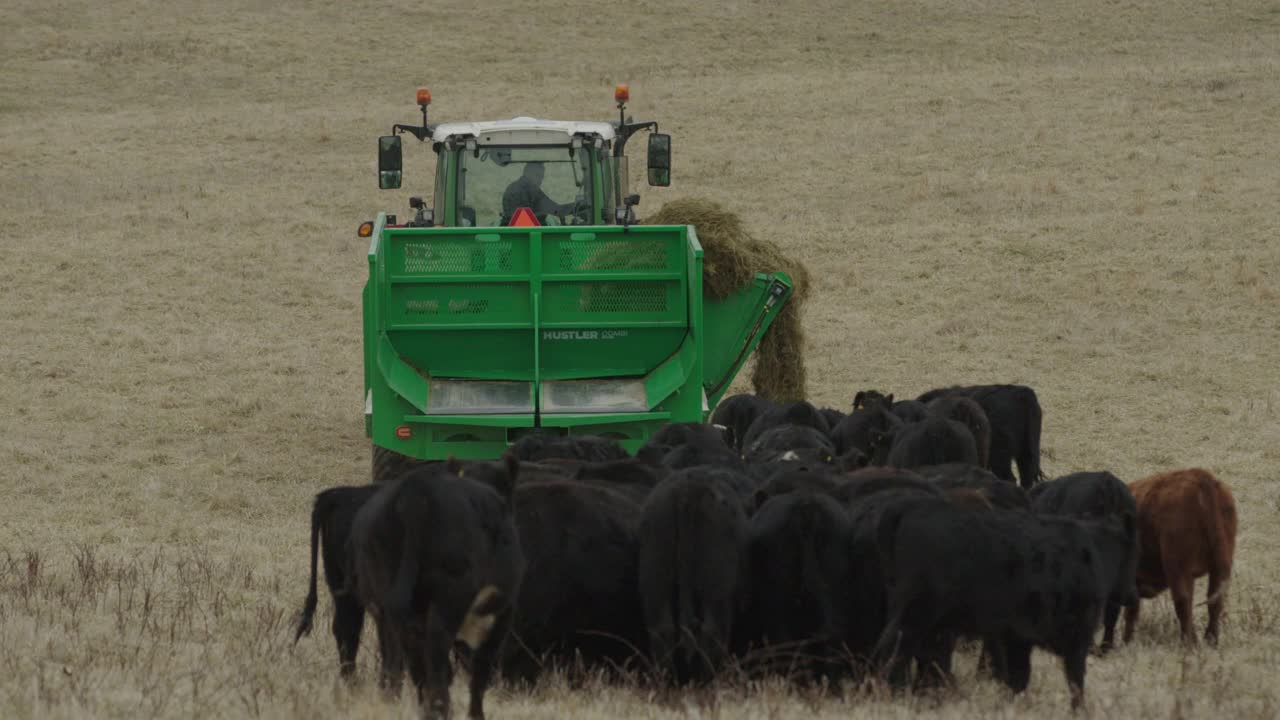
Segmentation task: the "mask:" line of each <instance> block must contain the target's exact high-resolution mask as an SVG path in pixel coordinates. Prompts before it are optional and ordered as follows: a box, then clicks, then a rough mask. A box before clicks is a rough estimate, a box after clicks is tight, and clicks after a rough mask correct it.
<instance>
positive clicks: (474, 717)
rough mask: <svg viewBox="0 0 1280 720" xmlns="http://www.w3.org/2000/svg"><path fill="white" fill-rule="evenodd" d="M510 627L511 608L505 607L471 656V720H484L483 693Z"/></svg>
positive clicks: (468, 713) (468, 711)
mask: <svg viewBox="0 0 1280 720" xmlns="http://www.w3.org/2000/svg"><path fill="white" fill-rule="evenodd" d="M510 629H511V610H510V609H507V610H505V611H503V612H501V613H499V614H498V615H497V617H495V618H494V622H493V627H492V628H491V629H490V631H489V635H488V636H487V637H485V639H484V642H482V643H481V644H480V647H478V648H476V650H475V652H474V653H472V657H471V705H470V707H469V708H468V710H467V716H468V717H470V718H471V720H484V693H485V691H486V690H488V689H489V681H490V680H491V679H492V678H493V666H494V665H495V664H496V663H497V659H498V654H499V652H500V651H501V650H502V644H503V641H504V640H505V639H506V637H507V632H508V631H509V630H510Z"/></svg>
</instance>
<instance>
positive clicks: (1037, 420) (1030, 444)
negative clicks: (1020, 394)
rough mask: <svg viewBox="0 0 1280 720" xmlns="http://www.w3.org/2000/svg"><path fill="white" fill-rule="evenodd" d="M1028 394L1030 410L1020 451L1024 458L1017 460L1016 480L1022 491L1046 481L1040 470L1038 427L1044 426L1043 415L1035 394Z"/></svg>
mask: <svg viewBox="0 0 1280 720" xmlns="http://www.w3.org/2000/svg"><path fill="white" fill-rule="evenodd" d="M1028 394H1029V395H1030V397H1029V398H1028V401H1029V402H1028V405H1029V406H1030V408H1029V411H1028V413H1027V427H1026V437H1025V438H1024V439H1025V442H1024V447H1023V450H1022V452H1023V455H1024V457H1021V458H1018V459H1017V462H1018V479H1019V481H1020V482H1019V484H1020V485H1022V487H1023V489H1030V488H1031V486H1032V485H1035V484H1036V483H1039V482H1043V481H1044V480H1045V479H1046V478H1045V476H1044V472H1043V471H1041V470H1040V426H1041V425H1043V424H1044V413H1043V411H1041V410H1040V401H1039V400H1037V399H1036V395H1035V392H1029V393H1028Z"/></svg>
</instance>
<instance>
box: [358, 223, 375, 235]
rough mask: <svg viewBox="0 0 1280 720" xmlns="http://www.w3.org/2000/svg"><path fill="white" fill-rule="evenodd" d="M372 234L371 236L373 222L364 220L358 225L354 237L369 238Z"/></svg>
mask: <svg viewBox="0 0 1280 720" xmlns="http://www.w3.org/2000/svg"><path fill="white" fill-rule="evenodd" d="M372 234H373V222H371V221H369V220H366V221H364V222H362V223H360V229H359V230H356V235H357V236H359V237H369V236H370V235H372Z"/></svg>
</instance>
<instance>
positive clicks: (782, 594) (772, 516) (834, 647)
mask: <svg viewBox="0 0 1280 720" xmlns="http://www.w3.org/2000/svg"><path fill="white" fill-rule="evenodd" d="M848 538H849V518H848V514H847V513H846V512H845V510H844V508H842V507H841V506H840V505H839V503H837V502H836V501H835V500H834V499H833V498H831V497H830V496H828V495H825V494H820V493H812V492H790V493H785V494H782V495H778V496H776V497H774V498H771V499H769V500H768V501H767V502H765V503H764V504H763V505H761V506H760V508H759V509H758V510H756V513H755V515H754V516H752V518H751V540H750V543H751V549H750V557H751V587H752V592H751V602H750V607H751V610H750V611H749V613H748V617H749V621H748V622H747V623H745V624H744V625H745V628H744V629H745V632H744V633H743V635H742V639H743V640H744V641H745V645H747V646H756V647H761V648H762V649H763V651H764V652H765V654H766V656H767V658H768V660H769V662H768V667H769V668H770V669H772V670H775V671H779V670H780V671H784V672H797V674H798V677H799V678H800V679H802V680H807V681H817V680H819V679H823V678H825V679H826V681H827V682H828V684H829V686H830V687H836V686H837V683H838V681H839V679H840V676H841V675H842V674H843V672H844V670H845V669H846V668H847V664H846V663H845V662H844V659H845V656H846V653H845V650H844V639H845V635H846V633H847V630H848V612H849V597H848V593H849V587H850V585H851V578H850V576H849V559H848V554H847V542H848Z"/></svg>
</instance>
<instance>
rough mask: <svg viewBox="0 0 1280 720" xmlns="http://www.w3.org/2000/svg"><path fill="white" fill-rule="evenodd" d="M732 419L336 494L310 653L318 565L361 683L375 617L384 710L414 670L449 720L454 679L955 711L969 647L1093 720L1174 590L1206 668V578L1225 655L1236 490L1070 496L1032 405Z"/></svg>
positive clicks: (1178, 475)
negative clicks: (1196, 624) (1066, 699)
mask: <svg viewBox="0 0 1280 720" xmlns="http://www.w3.org/2000/svg"><path fill="white" fill-rule="evenodd" d="M711 421H712V422H711V424H706V425H702V424H673V425H668V426H666V427H665V428H663V429H662V430H661V431H659V432H658V433H656V434H655V435H654V436H653V437H652V438H651V439H650V440H649V441H648V443H647V444H646V445H645V446H644V447H643V448H641V449H640V450H639V451H638V452H636V453H635V455H634V456H631V455H629V454H628V453H627V452H626V451H624V450H623V449H622V448H621V447H620V446H619V445H618V444H617V443H616V442H614V441H612V440H608V439H604V438H597V437H547V436H538V435H534V436H529V437H526V438H524V439H522V440H521V441H519V442H518V443H516V444H515V445H514V446H513V447H512V449H511V451H510V452H509V453H508V454H507V455H506V456H504V457H503V458H502V459H501V460H499V461H494V462H487V461H486V462H481V461H470V462H460V461H453V460H451V461H448V462H440V463H423V464H420V465H415V466H413V467H412V468H411V469H409V470H406V471H405V472H403V473H401V474H399V475H397V476H396V477H391V478H375V479H376V480H377V482H375V483H373V484H370V485H364V486H351V487H337V488H331V489H329V490H326V491H324V492H322V493H320V494H319V495H318V496H317V497H316V500H315V504H314V507H313V512H312V519H311V580H310V590H309V593H308V595H307V598H306V602H305V606H304V609H303V612H302V618H301V620H300V623H299V626H298V630H297V637H301V636H302V635H304V634H306V633H308V632H309V631H310V629H311V625H312V620H313V617H314V614H315V610H316V605H317V594H316V563H317V554H319V555H322V556H323V565H324V577H325V581H326V584H327V585H328V588H329V591H330V594H331V596H332V599H333V604H334V617H333V634H334V638H335V640H336V641H337V649H338V657H339V669H340V672H341V674H342V675H343V676H344V677H351V676H352V674H353V672H354V669H355V660H356V652H357V649H358V647H359V640H360V633H361V629H362V626H363V623H364V617H365V613H366V612H368V613H369V614H370V615H371V616H372V617H373V618H374V621H375V624H376V627H377V637H378V642H379V647H380V650H381V683H382V685H383V687H384V688H386V689H388V690H389V691H393V692H394V691H398V689H399V686H400V684H401V676H402V675H403V673H404V671H405V669H406V667H407V670H408V672H409V674H410V677H411V678H412V681H413V682H414V684H415V686H416V688H417V690H418V693H419V699H420V701H421V702H422V707H423V711H424V714H426V715H428V716H431V717H447V716H448V714H449V707H450V705H449V695H448V692H449V685H450V682H451V679H452V674H453V662H454V661H456V662H458V663H460V664H463V665H465V666H466V667H467V669H468V670H469V673H470V694H471V696H470V710H469V714H470V716H471V717H473V718H481V717H483V714H484V713H483V708H482V701H483V695H484V692H485V689H486V688H487V686H488V684H489V682H490V679H491V677H492V674H493V673H494V672H495V671H497V672H499V673H501V675H502V676H503V677H504V679H505V680H507V681H508V682H509V683H512V684H515V685H526V684H532V683H535V682H537V680H538V677H539V675H540V673H541V672H543V671H544V670H545V669H546V668H548V667H557V668H560V669H563V670H565V671H567V672H570V673H574V672H583V671H586V672H592V673H601V672H602V673H605V674H608V675H611V676H615V677H644V678H651V679H656V680H657V681H659V682H664V683H673V684H677V685H683V684H686V683H699V682H705V681H707V680H710V679H712V678H714V677H716V676H717V675H719V674H721V673H723V672H724V671H726V670H727V669H730V668H732V669H733V670H734V671H735V672H742V673H746V674H748V675H750V676H756V675H761V674H775V673H779V674H785V675H786V676H787V677H790V678H793V679H795V680H797V681H799V682H806V683H813V684H818V685H825V686H827V687H829V688H833V689H838V688H839V687H840V686H841V685H842V684H843V683H845V682H848V681H862V680H868V679H875V680H879V681H885V682H888V683H889V684H890V685H891V686H893V687H895V688H897V687H904V686H908V685H910V686H914V687H929V686H933V685H938V684H942V683H947V682H949V681H950V679H951V674H950V668H951V657H952V654H953V651H954V649H955V646H956V642H957V640H958V639H961V638H974V639H977V640H980V641H981V643H982V656H981V663H982V667H983V668H984V669H985V671H986V672H989V673H991V674H992V675H993V676H994V677H995V678H997V679H998V680H999V681H1001V682H1003V683H1004V684H1006V685H1007V686H1008V687H1009V688H1011V689H1012V690H1013V691H1015V692H1017V691H1020V690H1022V689H1024V688H1025V687H1026V686H1027V683H1028V680H1029V677H1030V667H1031V665H1030V662H1031V651H1032V648H1033V647H1040V648H1044V649H1046V650H1048V651H1050V652H1052V653H1054V654H1056V655H1058V656H1059V657H1060V658H1061V659H1062V662H1063V668H1064V671H1065V674H1066V678H1067V682H1068V686H1069V688H1070V690H1071V703H1072V707H1073V708H1075V707H1077V706H1079V704H1080V703H1081V701H1082V696H1083V689H1084V676H1085V664H1086V660H1087V658H1088V656H1089V654H1090V650H1091V647H1092V645H1093V641H1094V635H1095V632H1096V630H1097V629H1098V626H1099V625H1102V628H1103V638H1102V643H1101V646H1100V648H1099V651H1100V652H1105V651H1106V650H1107V649H1109V648H1110V647H1112V645H1113V643H1114V642H1115V640H1114V632H1115V626H1116V623H1117V619H1118V616H1119V613H1120V610H1121V608H1124V609H1125V611H1126V612H1125V628H1124V640H1125V641H1126V642H1127V641H1129V640H1130V639H1131V637H1132V634H1133V630H1134V626H1135V624H1136V621H1137V616H1138V606H1139V599H1140V598H1149V597H1152V596H1154V595H1156V594H1157V593H1159V592H1161V591H1162V590H1164V589H1166V588H1168V589H1170V590H1171V592H1172V596H1173V600H1174V606H1175V608H1176V611H1177V616H1178V621H1179V622H1180V624H1181V629H1182V635H1183V638H1184V639H1185V640H1186V641H1188V642H1193V643H1194V642H1195V640H1196V636H1195V634H1194V629H1193V624H1192V618H1191V608H1192V587H1193V583H1194V581H1195V579H1196V578H1197V577H1201V576H1204V575H1208V576H1209V590H1208V598H1209V599H1208V606H1209V625H1208V629H1207V631H1206V633H1205V636H1206V640H1207V641H1209V642H1216V640H1217V637H1218V632H1219V622H1220V618H1221V616H1222V610H1223V606H1224V603H1225V599H1226V589H1227V584H1228V581H1229V579H1230V575H1231V565H1232V555H1233V550H1234V545H1235V534H1236V515H1235V505H1234V501H1233V499H1232V496H1231V493H1230V491H1229V490H1228V489H1227V488H1226V486H1225V485H1223V484H1222V483H1221V482H1219V481H1218V480H1217V479H1215V478H1214V477H1213V475H1211V474H1210V473H1208V472H1206V471H1204V470H1198V469H1194V470H1183V471H1177V472H1170V473H1165V474H1160V475H1155V476H1152V477H1149V478H1146V479H1144V480H1140V481H1138V482H1135V483H1132V484H1129V485H1126V484H1125V483H1123V482H1121V481H1120V480H1119V479H1117V478H1116V477H1115V476H1114V475H1112V474H1111V473H1109V472H1079V473H1074V474H1070V475H1067V476H1064V477H1060V478H1057V479H1055V480H1052V481H1047V482H1046V481H1044V479H1043V478H1042V477H1041V472H1040V462H1039V460H1040V429H1041V409H1040V404H1039V402H1038V400H1037V398H1036V395H1035V392H1034V391H1033V390H1032V389H1031V388H1028V387H1024V386H1017V385H988V386H974V387H955V388H945V389H940V390H935V391H932V392H929V393H926V394H924V395H922V396H921V397H919V398H918V399H916V400H905V401H897V402H895V401H894V399H893V396H892V395H887V396H886V395H883V394H881V393H878V392H874V391H870V392H864V393H858V395H857V397H856V398H855V401H854V407H853V409H852V411H851V412H849V413H847V414H846V413H843V412H839V411H835V410H830V409H818V408H815V407H814V406H813V405H811V404H809V403H807V402H797V403H791V404H787V405H773V404H771V403H768V402H766V401H764V400H761V399H759V398H757V397H754V396H751V395H737V396H734V397H731V398H728V399H726V400H725V401H723V402H722V403H720V405H719V406H718V407H717V408H716V411H715V412H714V414H713V415H712V418H711ZM1015 465H1016V467H1017V471H1018V472H1017V481H1016V482H1015V481H1014V473H1013V466H1015Z"/></svg>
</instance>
